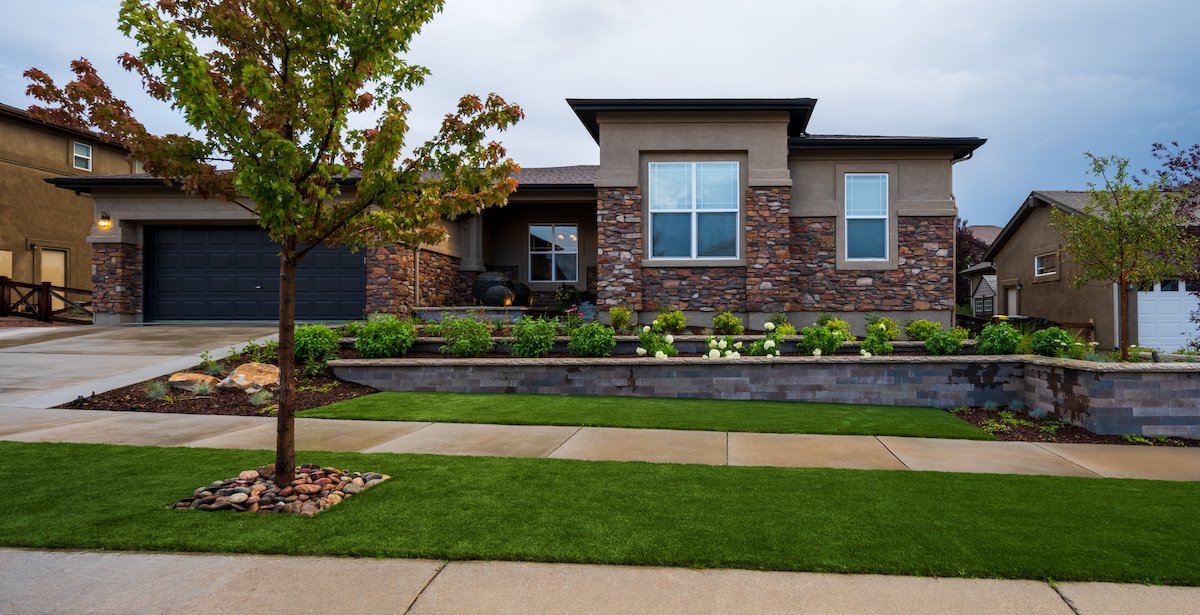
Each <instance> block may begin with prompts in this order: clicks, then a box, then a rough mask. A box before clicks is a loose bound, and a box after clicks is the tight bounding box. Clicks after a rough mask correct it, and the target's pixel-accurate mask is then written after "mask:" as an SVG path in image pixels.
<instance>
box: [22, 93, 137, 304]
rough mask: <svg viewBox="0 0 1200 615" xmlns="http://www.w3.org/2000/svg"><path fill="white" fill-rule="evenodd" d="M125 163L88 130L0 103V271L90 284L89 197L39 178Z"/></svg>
mask: <svg viewBox="0 0 1200 615" xmlns="http://www.w3.org/2000/svg"><path fill="white" fill-rule="evenodd" d="M131 164H132V163H131V162H129V160H128V159H127V152H126V151H125V150H124V149H123V148H120V147H116V146H114V145H112V144H109V143H105V142H104V141H101V140H100V139H99V138H98V137H97V136H96V135H94V134H92V133H90V132H86V131H82V130H73V129H70V128H63V127H61V126H55V125H52V124H47V123H45V122H42V121H39V120H35V119H33V118H32V117H30V116H29V114H28V113H27V112H25V111H23V110H21V109H17V108H16V107H10V106H8V105H4V104H0V221H2V222H0V276H3V277H7V278H10V279H12V280H14V281H16V282H25V283H38V282H50V283H52V284H53V285H54V286H60V287H61V286H68V287H71V288H79V289H84V290H89V289H91V288H92V248H91V246H90V245H89V244H88V242H87V236H88V233H89V232H90V229H91V228H92V226H93V225H94V224H95V223H96V218H95V217H94V215H93V209H92V200H91V199H89V198H87V197H86V196H78V195H76V194H75V193H73V192H69V191H66V190H58V189H56V188H55V187H54V186H50V185H47V184H46V182H45V181H44V180H46V179H51V178H61V177H69V176H77V179H78V178H80V177H92V176H100V175H109V174H113V173H128V172H130V171H131V170H133V169H132V166H131ZM96 215H98V214H96Z"/></svg>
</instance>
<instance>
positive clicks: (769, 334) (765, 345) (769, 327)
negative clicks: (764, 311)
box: [746, 321, 783, 357]
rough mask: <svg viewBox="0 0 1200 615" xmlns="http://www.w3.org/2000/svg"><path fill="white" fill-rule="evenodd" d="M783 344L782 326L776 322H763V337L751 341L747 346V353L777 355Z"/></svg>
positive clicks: (760, 355)
mask: <svg viewBox="0 0 1200 615" xmlns="http://www.w3.org/2000/svg"><path fill="white" fill-rule="evenodd" d="M782 345H783V333H782V331H781V327H777V326H775V323H773V322H771V321H767V322H766V323H764V324H763V336H762V339H760V340H754V341H753V342H750V345H749V346H748V347H746V354H748V355H750V356H752V357H777V356H779V352H780V348H781V347H782Z"/></svg>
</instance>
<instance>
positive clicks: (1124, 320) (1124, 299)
mask: <svg viewBox="0 0 1200 615" xmlns="http://www.w3.org/2000/svg"><path fill="white" fill-rule="evenodd" d="M1117 311H1118V312H1120V313H1121V341H1120V343H1121V360H1122V361H1128V360H1129V283H1128V282H1125V281H1124V280H1122V281H1121V288H1120V289H1119V290H1118V291H1117Z"/></svg>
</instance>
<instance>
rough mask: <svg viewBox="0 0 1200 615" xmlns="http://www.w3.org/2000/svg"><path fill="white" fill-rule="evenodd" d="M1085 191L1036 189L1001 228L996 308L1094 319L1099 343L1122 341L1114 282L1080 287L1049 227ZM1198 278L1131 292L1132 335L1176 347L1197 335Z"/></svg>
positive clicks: (1080, 204) (1076, 208)
mask: <svg viewBox="0 0 1200 615" xmlns="http://www.w3.org/2000/svg"><path fill="white" fill-rule="evenodd" d="M1087 203H1088V192H1086V191H1071V190H1037V191H1034V192H1031V193H1030V194H1029V197H1028V198H1026V199H1025V202H1024V203H1022V204H1021V207H1020V208H1018V209H1017V212H1016V213H1015V214H1014V215H1013V217H1012V219H1011V220H1009V222H1008V224H1007V225H1006V226H1005V227H1004V230H1003V231H1001V233H1000V236H999V237H997V238H996V242H995V243H993V244H992V247H991V248H990V249H989V251H988V254H987V256H986V257H985V258H986V259H987V260H988V261H991V262H992V263H993V265H994V267H995V270H996V279H997V285H998V286H999V288H997V291H998V295H997V302H998V305H997V310H999V312H1000V313H1002V314H1022V315H1026V316H1036V317H1039V318H1045V319H1047V320H1052V321H1055V322H1058V323H1062V324H1064V325H1072V324H1076V325H1077V324H1082V323H1088V322H1092V323H1094V325H1095V336H1096V341H1097V342H1098V343H1099V345H1100V347H1101V348H1114V347H1116V346H1117V345H1118V340H1119V339H1120V335H1119V331H1118V327H1119V326H1120V318H1119V316H1118V311H1117V308H1118V302H1117V297H1118V295H1117V293H1118V292H1120V291H1119V290H1118V288H1117V285H1116V284H1112V283H1105V282H1092V283H1088V284H1087V285H1085V286H1083V287H1078V288H1077V287H1075V286H1074V284H1072V282H1071V264H1070V262H1069V261H1064V260H1063V259H1062V258H1060V250H1061V249H1062V246H1063V238H1062V236H1061V235H1060V234H1059V233H1058V231H1056V230H1054V228H1053V227H1051V226H1050V208H1051V207H1054V208H1057V209H1059V210H1061V211H1064V212H1067V213H1071V214H1079V213H1080V212H1081V211H1082V210H1083V208H1084V207H1086V206H1087ZM1197 290H1200V284H1198V283H1197V282H1185V281H1180V280H1162V281H1160V282H1156V283H1155V284H1153V285H1152V286H1150V287H1147V288H1142V289H1132V288H1131V289H1129V290H1128V291H1126V292H1128V293H1129V319H1130V320H1129V322H1130V332H1129V333H1130V340H1131V342H1132V343H1133V344H1136V345H1139V346H1144V347H1150V348H1157V349H1160V350H1164V351H1173V350H1177V349H1179V348H1181V347H1184V346H1185V345H1186V344H1187V342H1188V340H1189V339H1190V338H1193V337H1195V336H1196V335H1197V327H1196V324H1195V323H1193V322H1191V320H1190V318H1191V313H1192V312H1195V311H1197V310H1200V299H1197V298H1196V296H1195V295H1193V294H1191V293H1192V292H1195V291H1197Z"/></svg>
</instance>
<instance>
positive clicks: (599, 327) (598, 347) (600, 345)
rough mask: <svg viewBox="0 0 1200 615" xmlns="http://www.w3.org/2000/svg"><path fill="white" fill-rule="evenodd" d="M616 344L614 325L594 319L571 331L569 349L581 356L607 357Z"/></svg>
mask: <svg viewBox="0 0 1200 615" xmlns="http://www.w3.org/2000/svg"><path fill="white" fill-rule="evenodd" d="M616 345H617V340H616V339H615V338H614V334H613V330H612V327H609V326H608V325H606V324H604V323H602V322H599V321H592V322H589V323H587V324H586V325H583V326H582V327H579V328H578V329H575V330H574V331H572V332H571V339H570V341H568V342H567V350H569V351H571V354H573V355H576V356H580V357H607V356H608V355H610V354H612V349H613V347H615V346H616Z"/></svg>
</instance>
